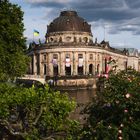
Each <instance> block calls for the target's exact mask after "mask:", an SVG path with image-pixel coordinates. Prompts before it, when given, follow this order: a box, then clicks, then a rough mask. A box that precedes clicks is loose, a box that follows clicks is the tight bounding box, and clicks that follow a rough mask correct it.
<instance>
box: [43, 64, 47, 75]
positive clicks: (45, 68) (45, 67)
mask: <svg viewBox="0 0 140 140" xmlns="http://www.w3.org/2000/svg"><path fill="white" fill-rule="evenodd" d="M46 71H47V66H46V64H44V75H46V74H47V72H46Z"/></svg>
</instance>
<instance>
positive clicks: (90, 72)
mask: <svg viewBox="0 0 140 140" xmlns="http://www.w3.org/2000/svg"><path fill="white" fill-rule="evenodd" d="M89 74H93V64H90V65H89Z"/></svg>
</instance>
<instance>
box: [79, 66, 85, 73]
mask: <svg viewBox="0 0 140 140" xmlns="http://www.w3.org/2000/svg"><path fill="white" fill-rule="evenodd" d="M83 72H84V71H83V66H78V75H83Z"/></svg>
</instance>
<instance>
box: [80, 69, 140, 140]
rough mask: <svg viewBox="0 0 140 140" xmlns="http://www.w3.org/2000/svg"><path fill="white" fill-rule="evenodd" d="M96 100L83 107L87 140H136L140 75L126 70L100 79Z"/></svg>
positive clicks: (139, 124)
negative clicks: (85, 116) (85, 117)
mask: <svg viewBox="0 0 140 140" xmlns="http://www.w3.org/2000/svg"><path fill="white" fill-rule="evenodd" d="M99 83H100V84H101V85H103V86H100V88H101V89H100V90H98V91H97V97H96V98H95V99H93V102H92V103H91V104H89V105H88V106H87V107H86V108H85V113H87V114H88V118H87V124H86V125H85V126H84V128H83V133H82V134H81V135H82V138H83V139H88V140H118V139H120V140H121V139H123V140H139V138H140V73H139V72H136V71H135V70H131V69H129V70H128V71H121V72H119V73H115V74H113V73H112V74H110V77H109V79H102V78H101V79H100V81H99Z"/></svg>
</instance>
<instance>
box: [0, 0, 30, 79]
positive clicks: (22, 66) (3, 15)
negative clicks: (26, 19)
mask: <svg viewBox="0 0 140 140" xmlns="http://www.w3.org/2000/svg"><path fill="white" fill-rule="evenodd" d="M22 21H23V12H22V11H21V9H20V7H18V6H17V5H14V4H11V3H9V1H8V0H1V1H0V31H1V33H0V80H3V81H5V80H7V79H13V78H14V77H18V76H21V75H23V74H24V73H25V72H26V69H27V62H28V58H27V56H25V55H24V53H25V51H26V45H25V41H26V40H25V38H24V37H23V31H24V25H23V22H22Z"/></svg>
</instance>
